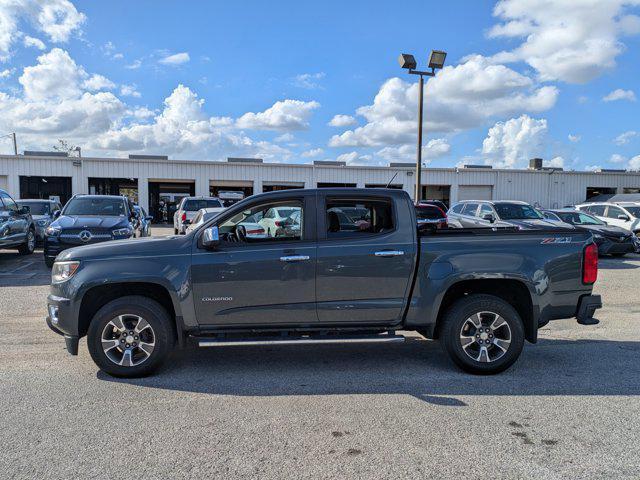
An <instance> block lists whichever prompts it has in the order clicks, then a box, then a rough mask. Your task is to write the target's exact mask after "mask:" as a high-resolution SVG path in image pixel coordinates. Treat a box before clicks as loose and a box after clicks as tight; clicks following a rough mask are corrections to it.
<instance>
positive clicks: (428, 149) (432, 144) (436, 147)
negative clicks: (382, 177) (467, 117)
mask: <svg viewBox="0 0 640 480" xmlns="http://www.w3.org/2000/svg"><path fill="white" fill-rule="evenodd" d="M450 151H451V145H449V143H448V142H447V141H446V140H445V139H444V138H436V139H433V140H429V141H428V142H427V144H426V145H423V146H422V159H423V161H425V162H426V163H428V162H430V161H431V160H433V159H436V158H440V157H444V156H445V155H447V154H448V153H449V152H450ZM376 156H378V157H381V158H383V159H385V160H388V161H390V162H406V161H414V160H415V158H416V146H415V145H401V146H399V147H384V148H382V149H380V150H378V151H377V152H376Z"/></svg>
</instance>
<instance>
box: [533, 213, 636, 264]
mask: <svg viewBox="0 0 640 480" xmlns="http://www.w3.org/2000/svg"><path fill="white" fill-rule="evenodd" d="M545 213H551V214H553V215H556V216H557V217H559V218H560V219H561V220H562V221H563V222H566V223H570V224H571V225H573V226H574V227H576V228H578V229H580V230H586V231H589V232H591V233H592V234H593V240H594V241H595V242H596V245H598V253H599V254H600V255H613V256H614V257H622V256H624V255H626V254H627V253H633V252H635V251H636V237H634V235H633V234H632V233H631V232H629V231H628V230H625V229H624V228H622V227H616V226H614V225H607V224H606V223H604V222H603V221H602V220H599V219H598V218H596V217H594V216H592V215H589V214H588V213H585V212H582V211H580V210H570V209H563V210H554V211H551V212H549V211H547V212H545Z"/></svg>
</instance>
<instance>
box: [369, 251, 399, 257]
mask: <svg viewBox="0 0 640 480" xmlns="http://www.w3.org/2000/svg"><path fill="white" fill-rule="evenodd" d="M374 255H375V256H376V257H400V256H402V255H404V252H403V251H402V250H382V251H380V252H375V253H374Z"/></svg>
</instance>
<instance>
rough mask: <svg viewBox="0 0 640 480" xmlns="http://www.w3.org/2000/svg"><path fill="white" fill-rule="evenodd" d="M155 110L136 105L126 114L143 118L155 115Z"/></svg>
mask: <svg viewBox="0 0 640 480" xmlns="http://www.w3.org/2000/svg"><path fill="white" fill-rule="evenodd" d="M155 114H156V112H154V111H153V110H150V109H148V108H147V107H136V108H134V109H133V110H129V111H128V112H127V115H129V116H132V117H134V118H137V119H139V120H144V119H147V118H151V117H153V116H155Z"/></svg>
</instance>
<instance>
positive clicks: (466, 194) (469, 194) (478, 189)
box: [458, 185, 493, 200]
mask: <svg viewBox="0 0 640 480" xmlns="http://www.w3.org/2000/svg"><path fill="white" fill-rule="evenodd" d="M492 196H493V185H460V186H459V187H458V200H491V199H492Z"/></svg>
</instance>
